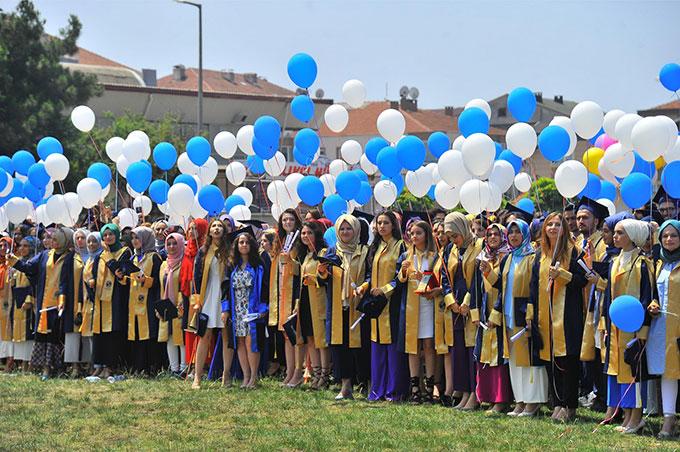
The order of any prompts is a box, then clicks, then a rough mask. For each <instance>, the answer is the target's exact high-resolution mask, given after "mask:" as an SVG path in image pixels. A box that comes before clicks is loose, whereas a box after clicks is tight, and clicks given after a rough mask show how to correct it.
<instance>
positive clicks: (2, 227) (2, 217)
mask: <svg viewBox="0 0 680 452" xmlns="http://www.w3.org/2000/svg"><path fill="white" fill-rule="evenodd" d="M38 207H44V205H43V206H38ZM43 224H49V223H43ZM8 226H9V218H7V214H6V213H5V207H4V206H3V207H0V231H6V230H7V227H8Z"/></svg>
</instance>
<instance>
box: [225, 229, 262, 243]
mask: <svg viewBox="0 0 680 452" xmlns="http://www.w3.org/2000/svg"><path fill="white" fill-rule="evenodd" d="M246 233H248V234H250V235H252V236H253V237H255V232H254V231H253V227H252V226H250V225H248V226H245V227H243V228H240V229H237V230H235V231H233V232H230V233H229V234H227V241H228V242H229V243H234V241H235V240H236V238H237V237H238V236H239V235H241V234H246Z"/></svg>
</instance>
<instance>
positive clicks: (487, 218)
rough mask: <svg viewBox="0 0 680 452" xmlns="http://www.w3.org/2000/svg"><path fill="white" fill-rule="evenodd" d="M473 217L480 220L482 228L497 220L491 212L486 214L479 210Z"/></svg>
mask: <svg viewBox="0 0 680 452" xmlns="http://www.w3.org/2000/svg"><path fill="white" fill-rule="evenodd" d="M475 219H476V220H479V221H480V223H481V224H482V227H483V228H484V229H486V228H488V227H489V226H490V225H491V224H493V223H495V222H496V221H497V218H496V215H495V214H493V213H488V214H487V213H486V212H481V213H480V214H479V215H477V216H476V217H475Z"/></svg>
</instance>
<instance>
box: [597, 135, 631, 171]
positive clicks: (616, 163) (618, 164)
mask: <svg viewBox="0 0 680 452" xmlns="http://www.w3.org/2000/svg"><path fill="white" fill-rule="evenodd" d="M602 160H603V165H604V166H605V167H606V168H607V169H608V170H609V171H610V172H611V173H612V174H613V175H614V176H616V177H626V176H628V175H629V174H630V172H631V171H632V170H633V166H634V165H635V154H633V152H632V151H631V150H630V149H624V148H623V146H622V145H621V143H615V144H612V145H611V146H609V149H607V152H605V153H604V157H603V158H602Z"/></svg>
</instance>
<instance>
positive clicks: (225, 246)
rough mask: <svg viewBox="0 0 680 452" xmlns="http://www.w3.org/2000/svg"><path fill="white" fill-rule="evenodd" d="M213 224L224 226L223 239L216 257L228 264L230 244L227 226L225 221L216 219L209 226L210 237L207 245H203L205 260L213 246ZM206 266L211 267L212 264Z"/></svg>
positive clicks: (206, 242)
mask: <svg viewBox="0 0 680 452" xmlns="http://www.w3.org/2000/svg"><path fill="white" fill-rule="evenodd" d="M213 223H220V224H221V225H222V231H223V232H222V238H221V239H220V243H219V244H218V245H217V251H216V252H215V257H217V259H219V260H220V261H222V263H224V264H226V263H227V261H228V259H229V243H228V242H227V226H226V225H225V224H224V221H221V220H218V219H214V220H213V221H211V222H210V223H209V224H208V236H207V237H206V239H205V243H204V244H203V248H202V249H203V256H204V258H205V255H206V253H207V252H208V250H209V249H210V246H211V245H212V240H213V239H212V236H211V235H210V228H211V227H212V225H213ZM206 265H210V262H207V263H206Z"/></svg>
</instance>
